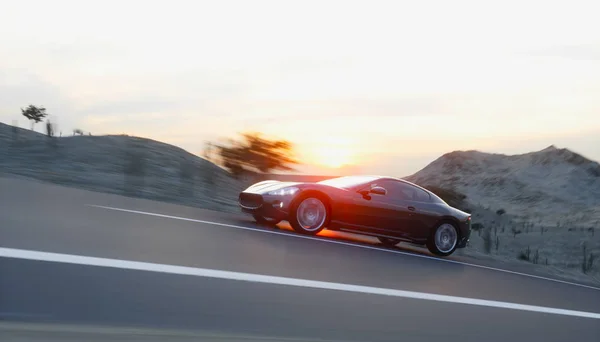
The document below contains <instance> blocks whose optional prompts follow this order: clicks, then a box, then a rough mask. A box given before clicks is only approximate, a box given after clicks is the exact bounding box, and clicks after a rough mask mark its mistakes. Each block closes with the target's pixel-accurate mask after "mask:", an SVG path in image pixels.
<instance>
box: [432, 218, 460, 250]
mask: <svg viewBox="0 0 600 342" xmlns="http://www.w3.org/2000/svg"><path fill="white" fill-rule="evenodd" d="M458 240H459V235H458V229H456V226H455V225H454V224H453V223H450V222H442V223H440V224H439V225H438V226H437V227H436V228H435V229H434V230H433V231H432V233H431V236H430V237H429V239H428V240H427V249H429V251H430V252H431V253H433V254H435V255H439V256H448V255H450V254H452V253H454V251H455V250H456V246H458Z"/></svg>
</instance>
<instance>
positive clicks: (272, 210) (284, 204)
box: [238, 192, 291, 220]
mask: <svg viewBox="0 0 600 342" xmlns="http://www.w3.org/2000/svg"><path fill="white" fill-rule="evenodd" d="M290 203H291V199H290V198H289V197H287V196H269V195H261V194H253V193H246V192H242V193H241V194H240V196H239V199H238V204H239V206H240V208H241V210H242V212H244V213H248V214H253V215H260V216H262V217H268V218H276V219H280V220H285V219H287V217H288V214H289V206H290Z"/></svg>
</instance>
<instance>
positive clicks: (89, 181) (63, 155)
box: [0, 123, 243, 212]
mask: <svg viewBox="0 0 600 342" xmlns="http://www.w3.org/2000/svg"><path fill="white" fill-rule="evenodd" d="M0 172H2V173H5V174H12V175H20V176H27V177H32V178H36V179H40V180H44V181H50V182H53V183H58V184H63V185H68V186H77V187H80V188H84V189H88V190H94V191H102V192H109V193H116V194H123V195H130V196H139V197H144V198H148V199H154V200H163V201H168V202H173V203H180V204H185V205H190V206H198V207H203V208H208V209H218V210H225V211H236V212H237V211H238V210H239V209H238V207H237V204H236V199H237V195H238V193H239V190H240V188H242V187H243V184H240V182H238V181H237V180H235V179H233V178H231V177H230V176H229V174H228V173H227V172H226V171H224V170H223V169H221V168H220V167H218V166H216V165H214V164H212V163H210V162H208V161H206V160H204V159H202V158H199V157H197V156H195V155H193V154H191V153H189V152H186V151H185V150H183V149H181V148H178V147H175V146H173V145H169V144H164V143H161V142H158V141H154V140H150V139H144V138H137V137H129V136H123V135H119V136H116V135H108V136H98V137H96V136H70V137H61V138H56V137H55V138H48V137H46V136H45V135H43V134H40V133H37V132H33V131H30V130H26V129H21V128H17V127H13V126H9V125H5V124H2V123H0ZM217 189H218V190H217Z"/></svg>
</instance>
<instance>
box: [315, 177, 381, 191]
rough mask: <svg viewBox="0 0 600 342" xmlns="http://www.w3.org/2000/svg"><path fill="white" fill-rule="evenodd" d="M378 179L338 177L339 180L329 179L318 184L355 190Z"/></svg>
mask: <svg viewBox="0 0 600 342" xmlns="http://www.w3.org/2000/svg"><path fill="white" fill-rule="evenodd" d="M377 178H379V177H375V176H347V177H338V178H332V179H327V180H324V181H320V182H318V183H319V184H325V185H329V186H334V187H336V188H342V189H350V188H354V187H356V186H360V185H362V184H367V183H369V182H372V181H374V180H376V179H377Z"/></svg>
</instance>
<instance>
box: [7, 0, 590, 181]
mask: <svg viewBox="0 0 600 342" xmlns="http://www.w3.org/2000/svg"><path fill="white" fill-rule="evenodd" d="M0 8H1V10H0V122H4V123H9V124H13V123H15V124H18V125H19V126H21V127H29V124H28V122H27V121H26V119H25V118H24V117H22V116H21V115H20V108H22V107H25V106H27V105H29V104H34V105H43V106H45V107H46V108H47V111H48V113H50V114H51V118H52V120H53V121H55V122H56V123H57V125H58V130H59V131H62V132H63V134H72V133H71V132H72V130H73V129H74V128H80V129H82V130H83V131H85V132H91V133H92V134H94V135H101V134H122V133H124V134H129V135H137V136H142V137H148V138H151V139H155V140H160V141H164V142H167V143H171V144H175V145H178V146H181V147H183V148H185V149H186V150H188V151H190V152H192V153H196V154H202V150H203V146H204V143H205V142H206V141H221V140H222V139H226V138H231V137H235V136H236V135H237V134H239V133H241V132H245V131H257V132H262V133H264V134H265V135H266V136H268V137H273V138H282V139H287V140H289V141H291V142H292V143H293V145H294V147H295V153H296V156H297V157H298V158H299V159H300V160H302V161H303V164H302V165H300V166H298V168H297V170H298V172H304V173H321V174H345V173H370V174H386V175H392V176H406V175H409V174H412V173H414V172H416V171H418V170H419V169H421V168H423V167H424V166H426V165H427V164H428V163H429V162H431V161H433V160H434V159H435V158H437V157H439V156H440V155H442V154H444V153H446V152H450V151H453V150H480V151H485V152H493V153H507V154H515V153H526V152H530V151H534V150H541V149H543V148H545V147H547V146H549V145H551V144H554V145H556V146H557V147H561V148H565V147H566V148H569V149H572V150H574V151H576V152H578V153H581V154H583V155H584V156H586V157H588V158H591V159H595V160H600V96H598V94H600V20H598V15H597V14H598V13H600V3H598V2H597V1H572V0H570V1H551V0H547V1H526V0H522V1H461V0H453V1H427V0H424V1H414V0H413V1H374V0H370V1H351V0H346V1H327V0H320V1H310V0H303V1H283V0H279V1H260V0H253V1H228V0H219V1H214V0H213V1H200V0H192V1H182V0H171V1H134V0H120V1H111V0H103V1H94V0H86V1H62V0H53V1H28V0H19V1H10V0H0ZM36 130H38V131H41V130H42V125H41V124H39V125H38V127H37V128H36Z"/></svg>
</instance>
